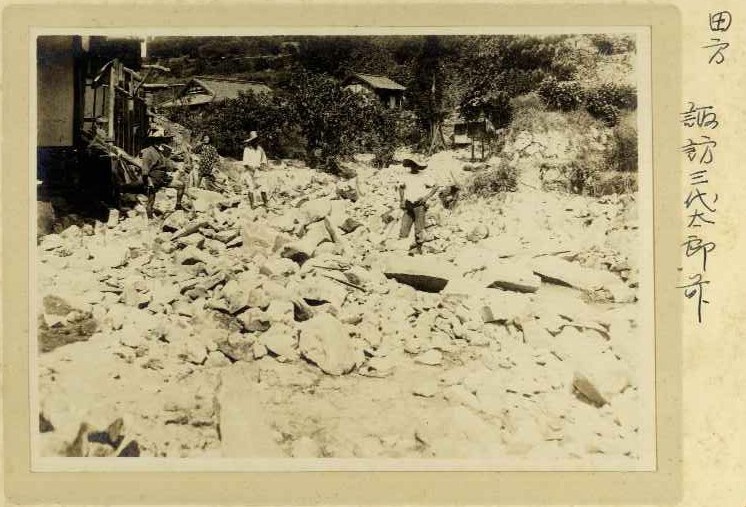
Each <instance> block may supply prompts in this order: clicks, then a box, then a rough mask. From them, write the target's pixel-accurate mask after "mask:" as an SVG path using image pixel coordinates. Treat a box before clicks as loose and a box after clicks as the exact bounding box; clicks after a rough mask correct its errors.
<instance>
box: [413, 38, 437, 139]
mask: <svg viewBox="0 0 746 507" xmlns="http://www.w3.org/2000/svg"><path fill="white" fill-rule="evenodd" d="M442 53H443V48H442V47H441V41H440V38H439V37H437V36H434V35H429V36H427V37H426V38H425V41H424V44H423V46H422V51H421V53H420V55H419V57H418V58H417V61H416V63H415V69H414V76H413V80H412V84H411V87H410V89H409V95H410V98H411V102H412V106H413V108H414V111H415V113H416V114H417V118H418V120H419V124H420V129H421V130H423V131H424V132H426V133H427V140H428V145H429V148H428V151H429V152H432V151H434V150H435V149H436V148H437V147H438V145H439V144H440V143H441V142H442V143H443V145H444V144H445V143H444V141H443V139H442V137H443V133H442V130H441V124H442V122H443V119H444V118H445V116H446V113H445V111H444V109H443V88H444V72H443V65H442V63H441V58H442Z"/></svg>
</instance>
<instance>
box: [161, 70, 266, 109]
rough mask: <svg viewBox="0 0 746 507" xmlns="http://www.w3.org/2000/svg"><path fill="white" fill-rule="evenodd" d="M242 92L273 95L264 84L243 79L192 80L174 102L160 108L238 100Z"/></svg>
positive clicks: (201, 78)
mask: <svg viewBox="0 0 746 507" xmlns="http://www.w3.org/2000/svg"><path fill="white" fill-rule="evenodd" d="M241 92H244V93H246V92H252V93H257V94H258V93H272V89H271V88H270V87H269V86H267V85H266V84H264V83H257V82H256V81H246V80H243V79H235V78H227V77H226V78H224V77H202V76H198V77H195V78H192V79H191V80H190V81H189V82H188V83H187V84H186V86H184V89H183V90H182V91H181V93H180V94H179V97H177V98H176V99H174V100H169V101H167V102H164V103H162V104H159V106H160V107H178V106H198V105H202V104H209V103H210V102H220V101H223V100H232V99H237V98H238V96H239V93H241Z"/></svg>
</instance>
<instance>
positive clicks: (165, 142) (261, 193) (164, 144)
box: [140, 131, 269, 218]
mask: <svg viewBox="0 0 746 507" xmlns="http://www.w3.org/2000/svg"><path fill="white" fill-rule="evenodd" d="M243 145H244V150H243V158H242V160H241V165H242V167H243V171H242V173H241V181H240V182H241V185H242V187H243V188H244V189H245V190H246V191H247V197H248V199H249V203H250V204H251V207H252V208H253V207H254V206H256V205H258V204H259V202H258V201H259V200H261V204H262V205H263V206H264V207H265V208H266V207H268V205H269V203H268V201H269V196H268V188H267V185H265V181H264V180H265V179H264V178H263V177H262V174H261V173H260V172H263V171H266V170H267V168H268V159H267V155H266V153H265V152H264V149H263V148H262V146H261V145H260V144H259V135H258V133H257V132H256V131H252V132H251V133H250V134H249V137H247V138H246V139H244V141H243ZM192 151H193V153H194V154H196V155H197V156H198V163H197V171H196V179H195V186H196V187H198V188H205V189H208V190H216V189H218V188H219V185H218V184H217V179H216V173H217V171H218V170H219V161H220V156H219V155H218V151H217V149H216V148H215V146H214V145H213V144H212V142H211V139H210V136H209V135H207V134H205V135H204V136H203V137H202V139H201V140H200V141H199V142H198V143H197V144H196V145H195V146H194V148H193V150H192ZM183 155H184V159H185V163H186V166H187V169H191V163H190V162H191V160H190V154H188V153H186V154H183ZM177 158H178V157H176V156H175V154H174V136H173V135H171V134H167V133H164V134H163V135H157V136H150V137H149V138H148V143H147V146H146V147H145V148H144V149H143V150H142V151H141V152H140V164H141V173H142V178H143V184H144V186H145V193H146V196H147V204H146V206H145V210H146V213H147V216H148V218H153V217H154V206H155V197H156V194H157V193H158V191H159V190H162V189H164V188H174V189H176V209H177V210H178V209H183V198H184V193H185V192H186V187H187V182H186V181H185V180H186V179H187V178H185V177H184V171H183V169H184V168H183V167H179V164H178V163H177V162H176V159H177Z"/></svg>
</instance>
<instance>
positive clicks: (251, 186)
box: [241, 130, 269, 208]
mask: <svg viewBox="0 0 746 507" xmlns="http://www.w3.org/2000/svg"><path fill="white" fill-rule="evenodd" d="M243 144H244V149H243V158H242V160H241V163H242V165H243V167H244V169H245V170H246V171H245V172H244V174H243V182H244V184H245V185H246V186H247V187H248V197H249V204H250V205H251V207H252V208H253V207H254V202H255V199H254V197H255V193H256V192H258V193H259V195H260V196H261V199H262V203H263V204H264V207H265V208H266V207H267V200H268V199H267V188H266V185H265V184H264V178H262V177H261V175H259V174H257V171H266V169H267V166H268V165H269V162H268V160H267V155H266V154H265V153H264V149H263V148H262V147H261V146H260V145H259V134H257V132H256V131H255V130H252V131H251V132H250V133H249V137H247V138H246V139H244V141H243Z"/></svg>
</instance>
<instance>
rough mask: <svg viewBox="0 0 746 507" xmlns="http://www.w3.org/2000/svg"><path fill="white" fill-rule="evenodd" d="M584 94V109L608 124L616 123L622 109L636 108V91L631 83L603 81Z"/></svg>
mask: <svg viewBox="0 0 746 507" xmlns="http://www.w3.org/2000/svg"><path fill="white" fill-rule="evenodd" d="M585 95H586V97H585V107H586V110H587V111H588V112H589V113H590V114H591V115H592V116H593V117H594V118H598V119H599V120H601V121H603V122H604V123H606V124H607V125H609V126H614V125H616V124H617V123H618V121H619V117H620V115H621V111H622V110H634V109H637V91H636V89H635V87H634V86H632V85H627V84H619V83H603V84H601V85H599V86H596V87H594V88H591V89H589V90H588V91H587V92H586V94H585Z"/></svg>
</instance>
